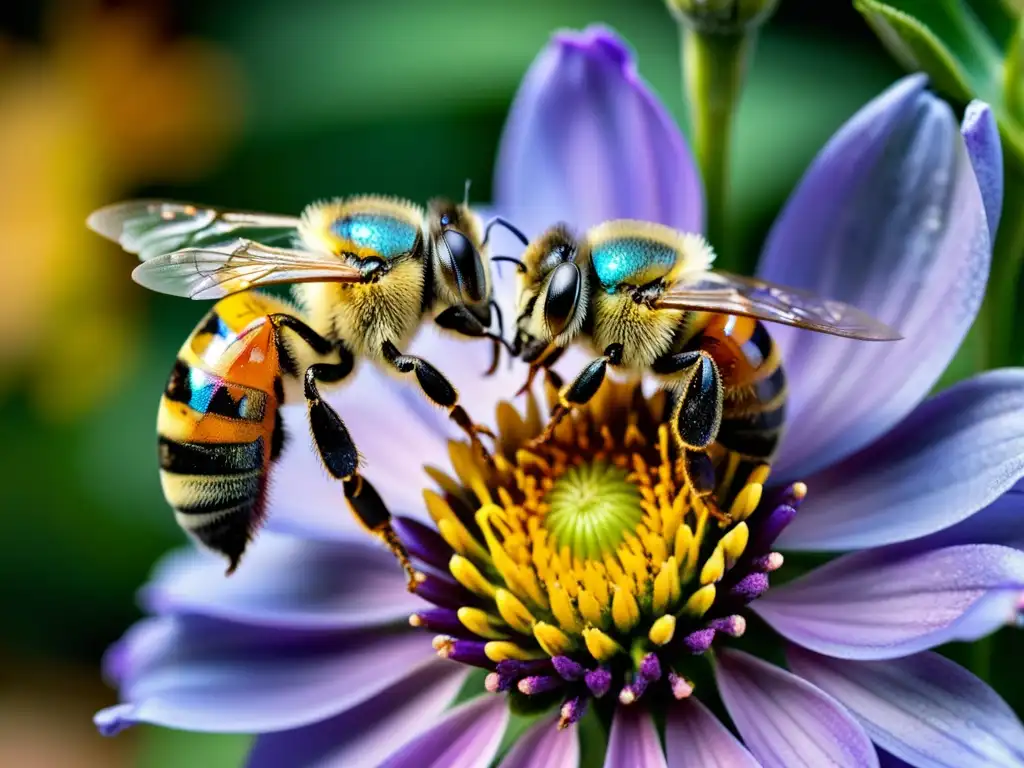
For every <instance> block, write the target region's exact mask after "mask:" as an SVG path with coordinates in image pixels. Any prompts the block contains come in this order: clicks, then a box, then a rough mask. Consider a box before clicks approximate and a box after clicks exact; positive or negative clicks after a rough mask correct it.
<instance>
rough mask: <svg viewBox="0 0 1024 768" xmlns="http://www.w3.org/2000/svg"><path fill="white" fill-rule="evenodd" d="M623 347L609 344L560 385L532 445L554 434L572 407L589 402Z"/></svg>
mask: <svg viewBox="0 0 1024 768" xmlns="http://www.w3.org/2000/svg"><path fill="white" fill-rule="evenodd" d="M622 351H623V347H622V345H621V344H609V345H608V347H607V348H606V349H605V351H604V354H603V355H601V357H598V358H597V359H595V360H592V361H591V362H590V363H588V364H587V367H586V368H584V369H583V370H582V371H580V372H579V373H578V374H576V378H574V379H573V380H572V381H570V382H569V383H568V384H567V385H566V386H564V387H562V389H561V391H560V392H559V393H558V404H557V405H555V407H554V408H552V409H551V416H550V417H549V418H548V423H547V426H546V427H544V431H543V432H541V433H540V435H538V436H537V437H535V438H534V439H533V440H532V441H531V444H532V445H539V444H541V443H544V442H547V441H548V440H550V439H551V436H552V435H554V433H555V429H556V428H557V427H558V425H559V423H560V422H561V421H562V419H564V418H565V417H566V416H568V415H569V413H571V412H572V409H573V408H577V407H579V406H581V405H586V404H587V403H589V402H590V401H591V400H592V399H593V397H594V395H596V394H597V391H598V390H599V389H600V388H601V385H602V384H603V383H604V377H605V374H606V373H607V372H608V366H609V365H619V364H620V363H621V362H622Z"/></svg>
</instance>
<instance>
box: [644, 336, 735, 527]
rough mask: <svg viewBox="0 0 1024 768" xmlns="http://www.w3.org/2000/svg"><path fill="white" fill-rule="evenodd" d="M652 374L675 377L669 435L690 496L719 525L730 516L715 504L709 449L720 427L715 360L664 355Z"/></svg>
mask: <svg viewBox="0 0 1024 768" xmlns="http://www.w3.org/2000/svg"><path fill="white" fill-rule="evenodd" d="M652 370H653V371H654V372H655V373H659V374H662V375H665V376H677V377H678V379H677V381H678V384H677V385H676V386H675V387H674V389H675V390H676V393H677V397H678V401H677V402H676V405H675V408H673V411H672V417H671V419H672V421H671V426H672V433H673V435H674V436H675V439H676V442H677V443H678V444H679V446H680V448H681V449H682V451H683V456H682V458H683V462H682V465H683V471H684V472H685V473H686V480H687V483H688V485H689V486H690V489H691V491H692V492H693V494H694V495H695V496H696V497H697V498H699V499H700V500H701V502H702V503H703V504H704V506H705V507H706V508H707V510H708V514H710V515H711V516H712V517H714V518H716V519H717V520H719V521H721V522H728V521H729V519H730V518H729V516H728V515H727V514H726V513H725V512H722V511H721V510H720V509H719V508H718V504H717V502H716V501H715V467H714V464H713V463H712V461H711V457H710V456H709V455H708V448H709V447H710V446H711V444H712V443H713V442H714V441H715V438H716V437H717V436H718V430H719V428H720V427H721V425H722V402H723V394H722V381H721V375H720V374H719V371H718V366H717V365H716V364H715V361H714V360H713V359H712V358H711V356H710V355H709V354H707V353H706V352H698V351H692V352H679V353H676V354H671V355H665V356H664V357H662V358H659V359H658V360H656V361H655V362H654V364H653V366H652Z"/></svg>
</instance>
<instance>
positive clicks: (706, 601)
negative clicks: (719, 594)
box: [683, 584, 715, 617]
mask: <svg viewBox="0 0 1024 768" xmlns="http://www.w3.org/2000/svg"><path fill="white" fill-rule="evenodd" d="M713 602H715V585H714V584H708V585H707V586H704V587H701V588H700V589H698V590H697V591H696V592H694V593H693V594H692V595H690V598H689V599H688V600H687V601H686V605H684V606H683V612H684V613H686V614H688V615H690V616H694V617H700V616H703V615H704V614H705V613H707V612H708V609H709V608H710V607H711V604H712V603H713Z"/></svg>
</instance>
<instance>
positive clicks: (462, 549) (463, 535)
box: [437, 518, 490, 563]
mask: <svg viewBox="0 0 1024 768" xmlns="http://www.w3.org/2000/svg"><path fill="white" fill-rule="evenodd" d="M437 530H438V533H440V534H441V538H443V539H444V540H445V541H446V542H447V543H448V546H449V547H451V548H452V549H454V550H455V551H456V552H458V553H459V554H460V555H463V556H464V557H469V558H472V559H473V560H476V561H477V562H479V563H484V562H487V561H488V560H490V555H488V554H487V550H486V549H484V548H483V547H482V546H480V542H478V541H477V540H476V539H474V538H473V536H472V535H471V534H470V532H469V531H467V530H466V526H464V525H463V524H462V521H461V520H459V519H457V518H454V519H453V518H449V519H447V520H441V521H440V522H439V523H438V524H437Z"/></svg>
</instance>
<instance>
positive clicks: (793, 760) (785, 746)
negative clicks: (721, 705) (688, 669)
mask: <svg viewBox="0 0 1024 768" xmlns="http://www.w3.org/2000/svg"><path fill="white" fill-rule="evenodd" d="M715 672H716V678H717V680H718V689H719V691H720V693H721V694H722V701H723V702H725V706H726V709H728V710H729V715H730V716H731V717H732V720H733V722H734V723H735V724H736V728H737V729H738V730H739V732H740V735H741V736H742V737H743V741H744V742H745V743H746V745H747V747H748V748H749V749H750V751H751V752H752V753H753V754H754V757H756V758H757V759H758V760H759V761H760V763H761V765H763V766H764V768H800V767H801V766H805V767H806V768H820V766H823V765H831V766H837V767H838V766H849V767H850V768H869V767H870V766H877V765H878V757H877V755H876V754H875V748H874V747H873V746H872V745H871V741H870V740H869V739H868V737H867V734H866V733H864V729H863V728H861V726H860V725H859V724H858V723H857V721H856V720H855V719H854V718H853V716H852V715H851V714H850V713H849V712H848V711H847V710H846V709H844V708H843V706H842V705H841V704H840V703H839V702H837V701H836V700H835V699H833V698H832V697H831V696H829V695H828V694H826V693H824V692H822V691H821V690H819V689H818V688H815V687H814V686H813V685H811V684H810V683H808V682H807V681H806V680H801V679H800V678H799V677H797V676H796V675H794V674H792V673H790V672H787V671H786V670H784V669H780V668H779V667H776V666H774V665H772V664H768V663H767V662H764V661H761V660H760V659H756V658H754V657H753V656H750V655H748V654H746V653H742V652H740V651H724V652H722V653H721V654H720V657H719V663H718V664H717V665H716V667H715Z"/></svg>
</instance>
